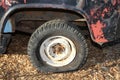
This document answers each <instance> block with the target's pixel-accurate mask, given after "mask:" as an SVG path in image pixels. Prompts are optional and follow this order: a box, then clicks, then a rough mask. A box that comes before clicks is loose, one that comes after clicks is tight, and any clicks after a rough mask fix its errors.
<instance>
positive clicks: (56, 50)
mask: <svg viewBox="0 0 120 80" xmlns="http://www.w3.org/2000/svg"><path fill="white" fill-rule="evenodd" d="M52 49H53V52H54V53H55V54H61V53H62V52H64V51H65V48H64V46H63V45H61V44H59V43H58V44H56V45H55V46H53V47H52Z"/></svg>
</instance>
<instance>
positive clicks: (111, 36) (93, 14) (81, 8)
mask: <svg viewBox="0 0 120 80" xmlns="http://www.w3.org/2000/svg"><path fill="white" fill-rule="evenodd" d="M76 1H78V2H77V3H76ZM59 2H60V4H59ZM48 3H50V4H48ZM25 9H26V10H28V9H38V10H40V9H44V10H45V9H47V10H63V11H69V12H73V13H75V14H79V15H82V16H83V17H84V18H85V19H86V22H87V25H88V28H89V31H90V34H91V38H92V40H93V41H94V42H96V43H98V44H103V43H106V42H109V41H113V40H116V39H118V38H120V25H119V21H120V0H97V1H96V0H75V1H73V0H70V1H68V0H62V1H59V0H55V2H54V1H52V0H40V1H38V2H37V1H35V2H34V3H33V1H31V3H29V2H28V3H27V4H17V5H15V6H13V7H10V9H9V10H8V11H7V12H6V13H5V14H4V16H3V17H2V19H1V24H0V33H1V34H2V33H3V32H4V28H5V25H6V23H7V22H8V21H7V20H8V19H9V17H10V16H11V15H13V14H14V13H17V12H19V11H21V10H25Z"/></svg>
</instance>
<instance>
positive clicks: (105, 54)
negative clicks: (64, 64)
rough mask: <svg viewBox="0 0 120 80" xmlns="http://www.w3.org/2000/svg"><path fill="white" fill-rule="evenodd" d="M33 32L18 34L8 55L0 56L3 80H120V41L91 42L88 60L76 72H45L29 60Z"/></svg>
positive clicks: (0, 77) (0, 70) (0, 76)
mask: <svg viewBox="0 0 120 80" xmlns="http://www.w3.org/2000/svg"><path fill="white" fill-rule="evenodd" d="M29 37H30V35H27V34H21V33H16V34H15V35H13V37H12V41H11V43H10V45H9V47H8V49H7V52H6V54H1V55H0V80H120V42H119V41H120V40H119V41H118V42H117V44H115V43H113V45H109V46H106V47H104V48H98V47H97V46H94V45H92V44H90V40H88V43H89V44H90V45H89V47H90V50H89V55H88V60H87V62H86V64H85V65H84V66H83V67H82V68H81V69H79V70H77V71H74V72H66V73H56V74H43V73H41V72H39V71H37V70H36V69H35V68H34V67H33V66H32V64H31V63H30V61H29V57H28V55H27V43H28V40H29Z"/></svg>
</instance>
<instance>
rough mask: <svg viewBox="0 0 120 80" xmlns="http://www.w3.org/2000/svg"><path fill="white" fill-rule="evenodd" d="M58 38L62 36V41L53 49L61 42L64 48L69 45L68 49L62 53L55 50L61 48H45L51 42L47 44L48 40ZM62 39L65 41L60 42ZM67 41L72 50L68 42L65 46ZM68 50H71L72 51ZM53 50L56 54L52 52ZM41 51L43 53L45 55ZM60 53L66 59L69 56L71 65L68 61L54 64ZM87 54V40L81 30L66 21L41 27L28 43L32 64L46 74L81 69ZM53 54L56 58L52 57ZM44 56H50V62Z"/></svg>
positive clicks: (54, 21) (50, 22)
mask: <svg viewBox="0 0 120 80" xmlns="http://www.w3.org/2000/svg"><path fill="white" fill-rule="evenodd" d="M56 36H57V37H58V36H60V39H58V40H56V41H58V43H57V44H55V45H54V46H53V44H52V47H56V45H58V44H59V43H60V42H61V43H60V44H63V45H64V46H66V45H67V48H66V47H64V48H65V49H64V50H62V52H60V51H59V52H55V50H58V49H60V47H57V48H54V49H53V48H52V49H51V46H50V47H49V48H48V47H43V44H45V45H47V44H48V43H49V42H50V41H49V42H46V41H47V40H49V39H50V38H51V39H54V38H55V37H56ZM61 36H62V37H61ZM63 38H65V39H63ZM61 39H63V41H60V42H59V40H61ZM66 39H68V42H70V43H69V45H70V44H71V45H70V46H72V47H71V48H70V47H69V45H68V43H67V42H66V43H65V44H64V42H65V41H67V40H66ZM64 40H65V41H64ZM62 42H63V43H62ZM53 43H56V42H55V40H54V41H53ZM49 44H51V43H49ZM72 44H74V45H72ZM48 46H49V45H48ZM59 46H61V45H59ZM73 47H74V48H73ZM41 48H42V49H41ZM68 48H70V49H71V51H70V50H69V49H68ZM43 49H44V50H46V49H48V52H45V51H43ZM51 50H52V51H54V52H52V51H51ZM41 51H43V53H42V52H41ZM50 51H51V52H50ZM65 51H69V52H71V53H68V52H66V53H65ZM52 53H53V54H52ZM58 53H60V56H63V55H65V56H64V57H66V56H67V58H69V59H70V60H68V62H69V63H68V62H67V61H66V62H63V64H62V62H57V61H55V62H54V61H53V62H52V60H57V59H58V58H60V57H58V55H59V54H58ZM87 53H88V48H87V44H86V40H85V38H84V37H83V35H82V34H81V33H80V30H78V28H77V27H76V26H74V25H71V24H69V23H68V22H66V21H64V20H59V19H58V20H51V21H49V22H46V23H45V24H43V25H41V26H40V27H39V28H38V29H37V30H36V31H35V32H34V33H33V34H32V36H31V38H30V40H29V43H28V55H29V56H30V60H31V62H32V63H33V65H34V66H36V68H37V69H38V70H40V71H41V72H45V73H48V72H65V71H73V70H76V69H79V68H80V67H81V66H83V64H84V63H85V61H86V58H87ZM51 54H52V56H54V57H51ZM66 54H67V55H66ZM68 54H69V56H68ZM46 55H47V56H46ZM70 55H74V57H72V56H71V57H70ZM44 56H46V57H48V56H50V57H49V58H47V59H48V62H47V60H45V59H46V57H45V58H44ZM56 56H57V57H56ZM54 58H55V59H54ZM62 58H63V57H62ZM67 58H65V60H67ZM73 58H74V59H73ZM49 59H50V60H51V59H52V60H51V61H49ZM61 60H63V59H61ZM65 60H64V61H65ZM59 61H60V60H59Z"/></svg>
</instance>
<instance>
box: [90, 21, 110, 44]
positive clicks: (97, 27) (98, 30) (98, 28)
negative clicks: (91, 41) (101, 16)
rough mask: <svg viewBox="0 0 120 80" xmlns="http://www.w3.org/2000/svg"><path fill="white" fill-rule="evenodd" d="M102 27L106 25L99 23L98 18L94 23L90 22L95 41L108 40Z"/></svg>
mask: <svg viewBox="0 0 120 80" xmlns="http://www.w3.org/2000/svg"><path fill="white" fill-rule="evenodd" d="M104 27H106V25H105V24H103V23H101V22H100V20H98V21H97V22H96V24H91V28H92V31H93V34H94V38H95V41H96V42H108V40H107V39H105V37H104V33H103V31H102V28H104Z"/></svg>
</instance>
